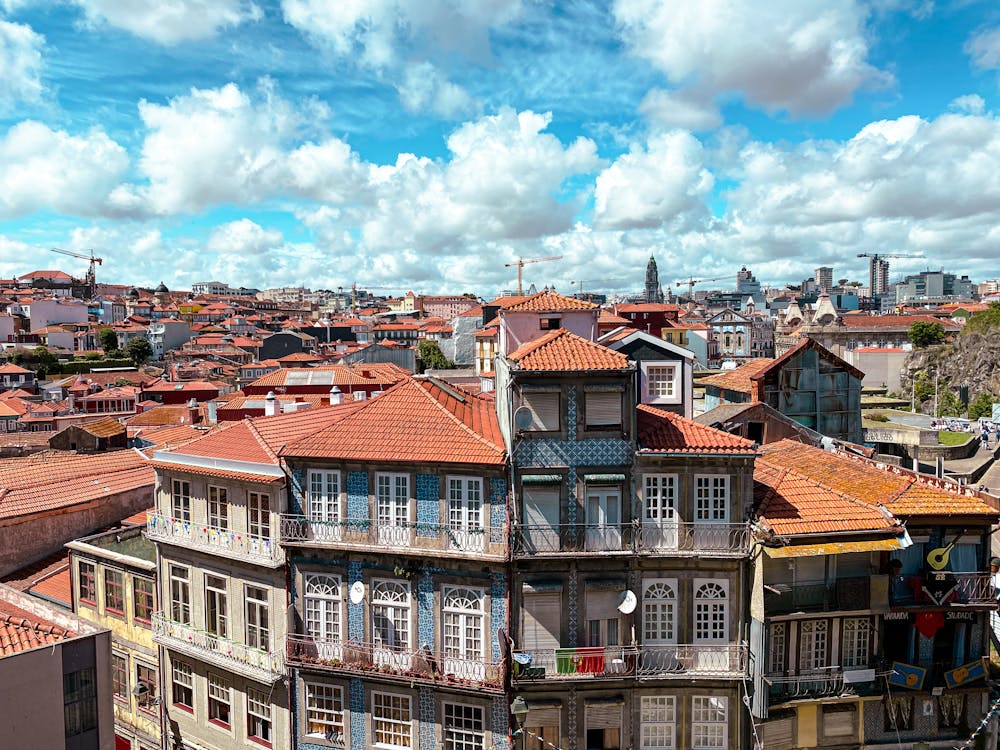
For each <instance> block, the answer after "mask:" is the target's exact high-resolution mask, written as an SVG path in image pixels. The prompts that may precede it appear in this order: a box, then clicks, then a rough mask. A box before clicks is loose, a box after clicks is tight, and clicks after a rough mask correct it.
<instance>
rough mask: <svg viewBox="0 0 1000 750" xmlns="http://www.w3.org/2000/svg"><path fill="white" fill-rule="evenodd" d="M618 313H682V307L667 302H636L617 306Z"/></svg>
mask: <svg viewBox="0 0 1000 750" xmlns="http://www.w3.org/2000/svg"><path fill="white" fill-rule="evenodd" d="M615 309H616V310H618V312H629V313H640V312H646V313H648V312H680V311H681V309H682V308H681V306H680V305H672V304H670V303H667V302H634V303H626V304H622V305H616V306H615Z"/></svg>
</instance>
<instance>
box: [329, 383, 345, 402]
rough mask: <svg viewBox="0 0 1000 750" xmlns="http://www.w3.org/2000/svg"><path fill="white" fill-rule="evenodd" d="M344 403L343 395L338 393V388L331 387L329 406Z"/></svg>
mask: <svg viewBox="0 0 1000 750" xmlns="http://www.w3.org/2000/svg"><path fill="white" fill-rule="evenodd" d="M342 403H344V394H343V393H341V392H340V388H338V387H337V386H333V388H331V389H330V406H338V405H340V404H342Z"/></svg>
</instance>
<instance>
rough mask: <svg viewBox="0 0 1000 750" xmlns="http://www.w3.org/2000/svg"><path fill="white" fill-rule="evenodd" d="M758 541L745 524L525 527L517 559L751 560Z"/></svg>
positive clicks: (516, 550)
mask: <svg viewBox="0 0 1000 750" xmlns="http://www.w3.org/2000/svg"><path fill="white" fill-rule="evenodd" d="M751 542H752V538H751V534H750V527H749V525H748V524H745V523H688V522H681V521H664V522H663V523H650V522H647V523H640V522H639V521H633V522H631V523H621V524H590V523H575V524H556V525H547V524H519V525H518V526H517V527H516V528H515V538H514V545H515V546H514V553H515V554H517V555H525V556H532V555H565V554H574V555H575V554H580V553H586V552H594V553H605V554H606V553H615V552H618V553H637V554H656V555H678V556H685V557H692V556H700V555H709V556H712V557H745V556H746V555H747V554H749V552H750V546H751Z"/></svg>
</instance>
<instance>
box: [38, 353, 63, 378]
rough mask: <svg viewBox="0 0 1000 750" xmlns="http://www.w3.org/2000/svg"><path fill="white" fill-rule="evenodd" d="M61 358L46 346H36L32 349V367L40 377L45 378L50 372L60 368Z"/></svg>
mask: <svg viewBox="0 0 1000 750" xmlns="http://www.w3.org/2000/svg"><path fill="white" fill-rule="evenodd" d="M58 365H59V360H58V359H57V358H56V355H55V354H53V353H52V352H50V351H49V350H48V349H46V348H45V347H44V346H36V347H35V348H34V349H32V350H31V369H33V370H34V371H35V375H37V376H38V377H39V378H44V377H45V376H46V375H48V374H49V373H50V372H55V371H56V370H57V369H58Z"/></svg>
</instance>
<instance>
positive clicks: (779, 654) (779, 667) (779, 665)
mask: <svg viewBox="0 0 1000 750" xmlns="http://www.w3.org/2000/svg"><path fill="white" fill-rule="evenodd" d="M787 643H788V623H787V622H775V623H771V625H770V626H769V627H768V644H767V672H768V674H781V673H783V672H784V671H785V670H787V669H788V661H787V660H786V657H785V648H786V644H787Z"/></svg>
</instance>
